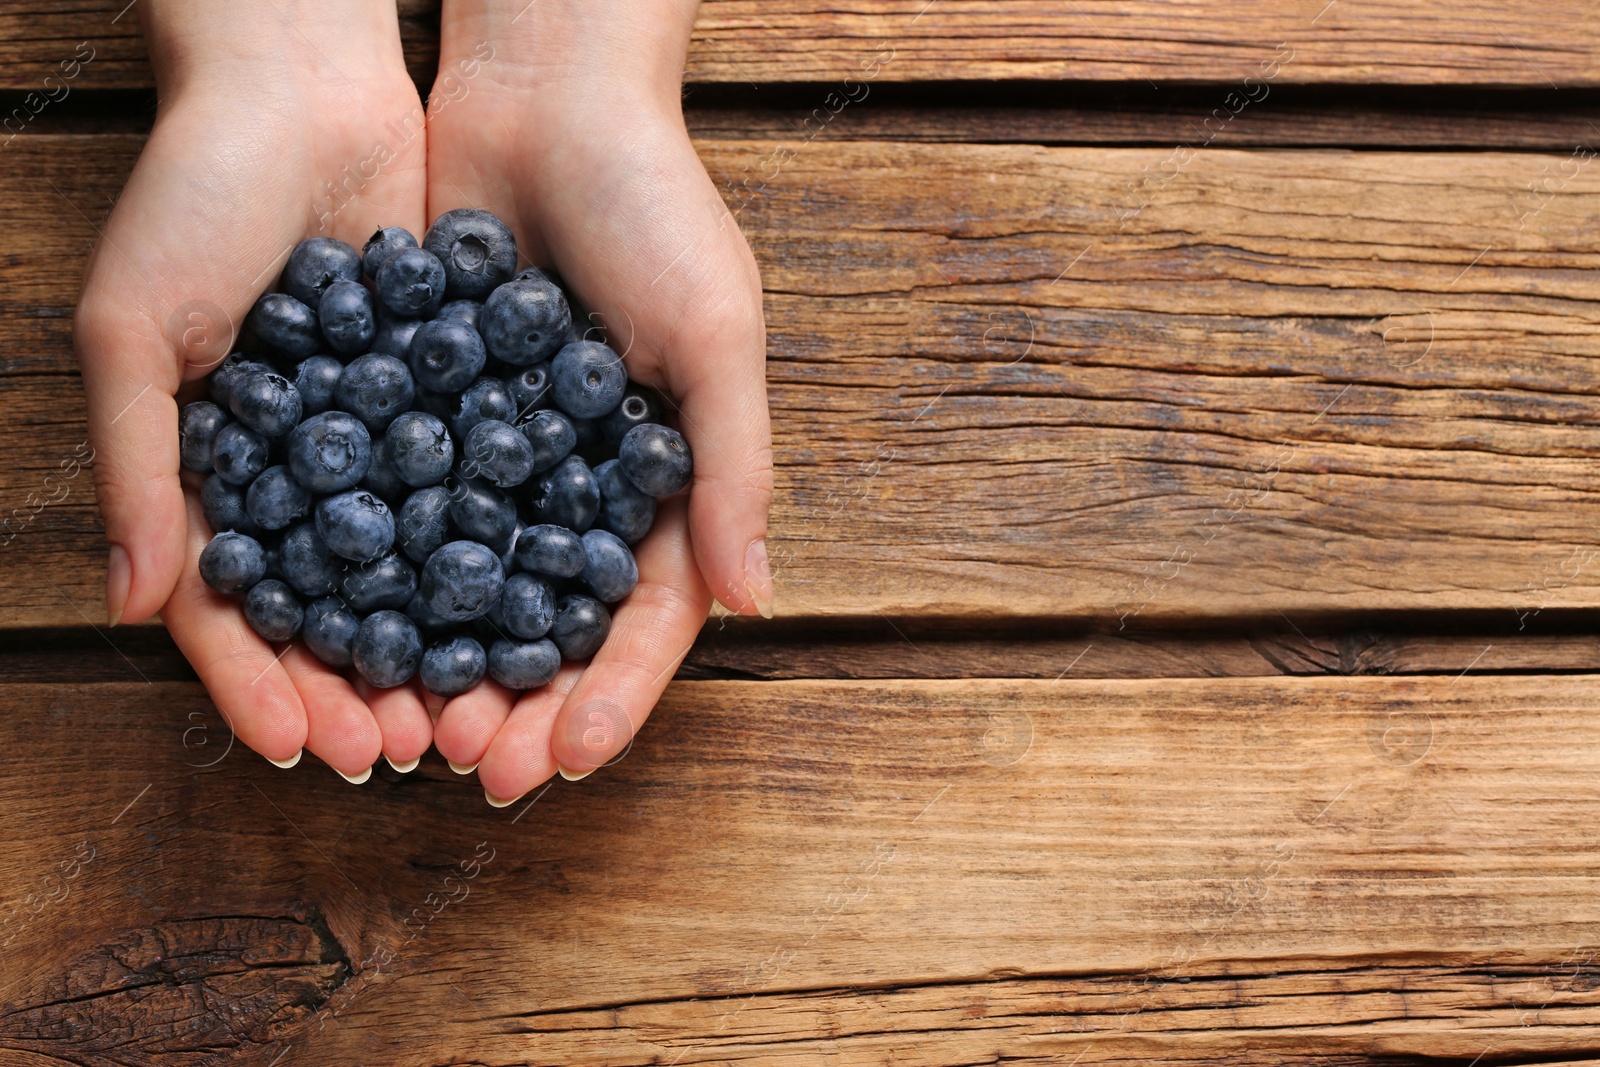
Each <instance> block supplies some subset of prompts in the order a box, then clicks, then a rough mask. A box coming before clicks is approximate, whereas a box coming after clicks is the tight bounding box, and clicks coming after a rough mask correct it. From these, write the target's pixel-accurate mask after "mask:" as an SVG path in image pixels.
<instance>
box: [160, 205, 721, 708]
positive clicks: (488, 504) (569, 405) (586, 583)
mask: <svg viewBox="0 0 1600 1067" xmlns="http://www.w3.org/2000/svg"><path fill="white" fill-rule="evenodd" d="M516 261H517V249H516V241H515V239H514V238H513V237H512V234H511V231H510V230H509V229H508V228H507V227H506V226H505V224H504V223H502V222H501V221H500V220H499V219H497V218H495V217H494V216H493V215H492V214H490V213H489V212H486V211H477V210H462V211H451V212H448V213H446V214H444V215H442V216H440V217H439V219H438V220H437V221H435V222H434V224H433V225H432V226H431V227H429V229H428V232H427V234H426V236H425V237H424V238H423V240H422V244H421V245H420V247H419V246H418V244H417V239H416V238H415V237H414V236H412V234H411V233H409V232H408V231H406V230H404V229H401V228H399V227H388V228H385V229H382V230H379V231H378V232H377V233H375V234H373V235H372V238H371V240H369V241H368V242H367V243H366V245H365V246H364V247H363V248H362V250H361V251H360V252H357V251H356V250H355V249H354V248H352V247H351V246H350V245H347V244H345V243H344V242H342V241H336V240H333V239H331V238H325V237H317V238H311V239H310V240H306V241H302V242H301V243H300V244H299V245H298V246H296V247H295V249H294V251H293V252H292V253H291V254H290V256H289V261H288V264H287V265H286V266H285V267H284V271H283V277H282V281H281V284H280V286H279V288H280V289H281V290H282V291H281V292H272V293H267V294H266V295H264V296H262V297H261V298H260V300H258V301H257V302H256V304H255V307H254V308H253V309H252V310H251V312H250V315H249V318H248V319H247V321H246V323H245V330H244V339H243V340H244V344H243V348H244V351H240V352H235V353H234V354H232V355H230V356H228V358H227V359H226V360H224V361H223V362H222V364H221V365H220V366H218V368H217V369H216V371H215V372H213V373H212V375H211V376H210V380H209V382H210V395H211V400H210V401H199V402H196V403H192V404H188V405H186V406H185V407H184V408H183V411H182V414H181V418H180V421H179V436H180V451H181V456H182V464H183V468H184V469H185V470H189V471H196V472H202V473H209V474H210V477H208V478H206V480H205V483H204V486H203V488H202V490H201V500H202V503H203V506H204V509H205V515H206V520H207V521H208V522H209V523H210V524H211V528H212V529H213V530H216V531H217V534H216V536H215V537H214V538H213V539H212V540H211V542H210V543H209V544H207V545H206V547H205V550H204V551H203V552H202V553H201V556H200V575H201V577H202V578H203V579H204V580H205V582H206V584H208V585H209V586H211V587H212V588H213V589H216V590H217V591H219V592H222V593H228V594H234V593H238V594H243V596H244V613H245V618H246V619H248V620H249V623H250V625H251V627H252V628H254V630H255V631H256V633H258V634H260V635H261V636H262V637H263V638H265V639H266V640H268V641H272V642H282V641H288V640H291V639H292V638H294V637H296V636H297V635H298V636H299V637H300V638H301V639H302V640H303V641H304V642H305V645H306V647H307V648H308V649H310V650H311V652H312V653H313V654H315V655H316V656H317V657H318V658H319V659H321V660H322V661H323V662H324V663H326V664H328V665H329V666H332V667H336V668H343V667H351V666H353V667H354V668H355V670H356V671H357V672H358V673H359V674H360V675H361V677H363V678H365V679H366V680H367V681H368V682H369V683H371V684H372V685H374V686H377V687H380V688H382V687H389V686H395V685H400V684H401V683H403V682H405V681H407V680H408V679H410V678H411V677H412V676H413V675H414V674H416V673H418V672H419V671H420V673H421V678H422V683H423V685H424V686H426V687H427V688H428V690H429V691H431V692H433V693H436V694H438V695H439V696H445V697H449V696H455V695H457V694H459V693H463V692H466V691H467V690H468V689H470V688H472V687H473V686H474V685H476V684H478V682H479V681H480V680H481V679H482V678H483V676H484V675H485V673H487V674H488V675H489V677H491V678H493V679H494V680H495V681H497V682H499V683H500V684H501V685H504V686H506V687H508V688H510V689H532V688H536V687H538V686H541V685H544V684H545V683H546V682H548V681H550V680H551V679H552V678H553V677H555V674H556V671H557V670H558V669H559V668H560V666H561V662H562V660H585V659H588V658H589V657H590V656H592V655H594V653H595V651H596V650H598V649H599V648H600V646H601V644H602V643H604V641H605V639H606V634H607V633H608V632H609V630H610V627H611V615H610V611H609V610H608V608H607V605H614V604H616V603H617V602H618V601H620V600H622V599H623V598H624V597H626V596H627V595H628V593H629V592H631V591H632V589H633V587H634V585H635V584H636V583H637V581H638V578H639V571H638V568H637V566H636V565H635V563H634V558H633V552H632V550H631V548H630V546H631V545H633V544H635V543H636V542H638V541H639V539H640V538H642V537H643V536H644V535H645V534H646V533H647V532H648V531H649V530H650V526H651V524H652V523H653V522H654V521H655V514H656V500H657V498H659V497H665V496H669V495H671V494H673V493H676V492H679V491H680V490H682V489H683V488H684V487H685V486H687V485H688V483H689V478H690V474H691V472H692V461H691V458H690V455H689V449H688V446H687V445H686V444H685V442H684V440H683V437H682V436H680V435H679V434H678V432H677V431H676V430H673V429H671V428H669V427H668V426H666V425H663V424H662V422H661V419H662V416H663V410H662V401H661V398H660V397H659V396H658V395H657V394H655V393H654V392H652V391H650V390H649V389H646V388H644V387H642V386H639V385H636V384H634V383H631V382H629V381H628V377H627V372H626V370H625V369H624V367H623V363H622V360H621V359H620V358H619V357H618V355H617V354H616V352H614V351H613V350H612V349H611V348H610V347H608V346H607V345H605V344H603V343H601V342H599V341H592V340H585V339H583V338H582V337H581V336H580V335H579V333H578V332H576V331H575V329H574V326H573V314H572V308H571V304H570V303H569V301H568V299H567V295H566V293H565V292H563V290H562V288H561V286H560V284H559V283H558V280H557V279H555V278H554V277H553V276H551V275H549V274H547V273H545V272H543V271H540V270H538V269H536V268H534V269H529V270H524V271H522V272H521V273H514V272H515V270H516Z"/></svg>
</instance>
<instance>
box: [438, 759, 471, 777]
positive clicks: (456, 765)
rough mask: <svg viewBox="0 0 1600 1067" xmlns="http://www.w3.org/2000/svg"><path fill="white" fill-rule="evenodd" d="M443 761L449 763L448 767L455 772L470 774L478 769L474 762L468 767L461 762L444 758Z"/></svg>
mask: <svg viewBox="0 0 1600 1067" xmlns="http://www.w3.org/2000/svg"><path fill="white" fill-rule="evenodd" d="M445 762H446V763H448V764H450V769H451V770H452V771H455V772H456V773H457V774H471V773H472V772H473V771H475V770H477V769H478V765H477V764H476V763H474V764H472V765H471V766H470V767H463V766H461V764H459V763H456V762H454V761H452V760H445Z"/></svg>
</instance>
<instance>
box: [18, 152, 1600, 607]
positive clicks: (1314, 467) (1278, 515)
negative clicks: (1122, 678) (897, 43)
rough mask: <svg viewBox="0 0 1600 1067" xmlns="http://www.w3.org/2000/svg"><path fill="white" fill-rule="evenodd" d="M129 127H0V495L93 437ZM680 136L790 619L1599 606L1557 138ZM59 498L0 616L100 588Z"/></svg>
mask: <svg viewBox="0 0 1600 1067" xmlns="http://www.w3.org/2000/svg"><path fill="white" fill-rule="evenodd" d="M137 145H138V140H137V138H97V137H85V138H60V139H54V138H44V137H41V138H35V139H33V140H31V141H30V142H28V144H27V145H22V144H20V143H19V145H18V146H17V150H16V151H14V152H13V153H11V154H9V156H8V157H6V158H4V159H0V167H3V168H4V170H3V172H0V173H4V175H5V177H6V181H7V184H8V189H9V190H10V191H9V193H8V205H9V206H10V207H11V208H12V211H13V216H12V217H13V218H14V219H15V220H16V222H17V225H15V226H13V227H11V228H8V230H7V233H6V234H0V279H3V281H4V283H5V285H4V291H5V292H6V293H7V299H8V300H9V301H10V304H9V307H10V309H11V310H12V312H13V313H15V314H16V316H17V317H16V318H15V319H14V320H13V319H12V318H11V317H7V318H6V319H5V320H3V324H0V340H4V341H5V343H6V348H7V351H8V353H15V354H14V355H8V357H7V361H8V362H7V365H8V367H12V368H14V373H12V374H11V375H10V376H8V377H4V378H0V389H3V390H4V393H5V398H6V400H7V404H8V411H9V412H10V413H11V416H12V417H11V418H10V419H8V420H7V423H6V424H5V426H4V428H3V429H0V436H3V437H4V439H5V441H6V443H7V448H8V449H9V450H10V451H9V454H10V455H12V456H13V457H15V458H14V460H13V462H12V464H10V465H8V466H7V467H5V468H4V469H3V470H0V501H5V502H6V503H7V505H8V507H9V508H12V509H16V508H22V509H23V510H24V512H28V511H30V509H31V508H33V507H34V506H36V505H37V503H38V502H39V501H40V500H41V499H42V498H41V497H40V496H37V495H36V496H35V497H34V498H32V501H31V502H30V498H29V496H28V494H30V493H34V494H38V493H40V491H41V490H42V489H48V490H49V495H59V494H60V493H61V491H62V490H61V488H60V486H59V485H58V484H55V483H52V484H51V485H50V486H47V485H46V483H44V481H43V479H44V476H45V474H46V473H47V472H49V471H51V470H53V469H56V468H57V467H58V466H59V464H60V463H62V462H63V461H64V460H68V459H70V458H71V457H72V456H73V454H74V452H75V451H76V450H77V449H78V446H79V445H80V444H81V443H82V440H83V429H82V426H81V423H80V422H79V419H80V412H81V398H80V395H79V392H78V389H79V386H78V382H77V381H76V379H75V378H74V377H72V376H71V375H70V371H71V368H72V361H71V355H70V348H69V345H68V323H69V318H68V316H69V314H70V305H71V302H72V300H73V295H74V293H75V289H76V274H77V271H78V269H79V267H78V264H79V263H80V262H81V256H82V254H83V253H84V252H85V251H86V249H87V248H88V245H89V242H90V241H91V240H92V237H93V229H92V222H93V220H94V218H95V212H97V211H99V212H103V211H104V210H105V209H106V208H108V207H109V204H110V200H111V197H112V196H113V195H114V194H115V191H116V189H117V188H118V184H119V182H120V181H121V179H122V176H123V174H124V173H125V171H126V167H127V166H128V165H129V164H130V162H131V159H132V156H133V153H134V152H135V151H136V149H137ZM700 149H701V152H702V154H703V156H704V158H705V160H706V162H707V164H708V165H709V167H710V168H711V170H712V172H713V174H714V175H715V176H716V177H717V178H718V179H719V181H720V182H721V183H722V184H723V185H724V187H725V189H726V192H727V195H728V197H729V200H730V204H731V206H732V207H733V208H735V209H737V211H738V214H739V217H740V221H741V224H742V225H743V226H744V227H745V229H746V231H747V232H748V234H749V235H750V238H751V242H752V244H753V246H754V247H755V249H756V253H757V256H758V257H759V259H760V260H761V262H762V266H763V271H764V276H765V280H766V285H767V288H768V295H767V303H766V307H767V316H768V333H769V338H770V341H771V357H770V361H769V382H770V388H771V399H772V409H773V414H774V417H775V425H774V434H775V444H776V449H777V464H778V470H777V485H778V496H777V501H776V504H775V507H774V512H773V537H772V542H771V543H772V546H773V550H774V557H775V560H776V565H777V569H778V588H779V602H780V607H779V610H780V612H782V613H784V614H786V615H788V616H790V617H795V618H801V617H808V616H813V617H814V616H839V615H847V616H857V617H871V616H873V615H877V614H886V615H891V616H895V617H921V618H930V619H931V618H954V617H963V616H966V617H971V616H976V615H981V616H986V617H990V618H1007V617H1010V618H1017V617H1033V618H1060V617H1075V618H1079V619H1081V620H1085V621H1087V622H1090V623H1093V624H1095V625H1097V626H1101V627H1107V626H1108V627H1111V628H1118V627H1120V626H1126V625H1146V624H1152V623H1154V624H1161V625H1169V624H1177V623H1182V622H1184V621H1185V620H1194V619H1202V618H1222V617H1227V618H1233V619H1236V620H1237V619H1247V618H1249V619H1265V620H1273V625H1274V626H1276V625H1277V622H1276V620H1278V619H1279V618H1287V619H1288V620H1290V623H1291V625H1293V626H1298V627H1300V628H1301V629H1302V630H1305V629H1307V628H1308V627H1310V626H1314V625H1317V624H1318V622H1317V620H1318V618H1319V617H1321V616H1326V615H1329V614H1330V613H1332V614H1334V615H1340V616H1342V617H1343V618H1345V619H1347V620H1348V619H1352V618H1355V619H1359V618H1361V617H1362V616H1363V615H1365V614H1366V613H1370V612H1374V611H1402V610H1456V611H1460V610H1474V611H1483V612H1490V613H1504V614H1505V615H1506V616H1508V617H1512V618H1521V617H1524V616H1529V615H1530V613H1535V612H1543V611H1551V612H1553V611H1556V610H1558V609H1568V610H1577V609H1584V608H1592V607H1594V606H1596V605H1597V604H1600V568H1596V567H1595V566H1594V561H1595V560H1596V559H1597V558H1600V551H1597V541H1600V535H1597V534H1596V532H1595V531H1596V530H1597V529H1600V512H1597V511H1596V502H1597V496H1596V491H1597V489H1600V480H1597V472H1596V470H1595V468H1594V465H1593V464H1592V463H1591V462H1590V456H1592V454H1593V452H1594V449H1595V447H1596V445H1597V443H1600V437H1597V431H1596V426H1597V425H1600V399H1597V397H1600V361H1597V360H1596V359H1595V355H1596V353H1597V352H1600V332H1597V331H1596V323H1597V321H1600V313H1597V312H1596V311H1595V308H1596V307H1597V306H1600V304H1596V303H1595V301H1596V298H1597V297H1600V282H1597V281H1596V278H1597V275H1596V273H1595V269H1594V268H1595V267H1596V266H1597V265H1600V255H1597V254H1596V252H1595V251H1594V247H1593V240H1592V220H1593V218H1594V217H1596V215H1597V214H1600V183H1597V178H1600V168H1593V167H1587V168H1582V169H1579V170H1578V171H1577V173H1576V174H1575V176H1573V177H1571V178H1570V179H1567V178H1565V177H1563V178H1562V179H1561V180H1562V181H1564V182H1565V184H1564V185H1562V186H1560V187H1559V192H1552V193H1550V194H1548V199H1547V200H1544V201H1539V202H1535V201H1530V200H1528V199H1526V196H1525V192H1526V190H1525V189H1524V188H1523V186H1524V184H1525V183H1526V182H1528V181H1532V180H1535V179H1539V175H1541V174H1542V173H1544V174H1555V175H1558V176H1560V175H1561V170H1560V168H1561V166H1562V160H1561V159H1560V158H1558V157H1554V156H1539V155H1529V154H1517V153H1436V154H1407V153H1385V152H1343V151H1303V152H1298V151H1270V152H1235V151H1230V150H1220V149H1218V150H1211V151H1207V152H1202V153H1198V154H1197V155H1196V157H1195V158H1193V159H1192V160H1190V161H1189V162H1188V165H1187V166H1184V167H1181V168H1179V171H1178V174H1177V176H1176V177H1175V178H1171V179H1169V180H1166V181H1162V182H1155V181H1153V180H1151V179H1149V178H1148V175H1150V174H1158V173H1161V168H1162V167H1163V164H1164V163H1165V162H1166V161H1169V160H1171V159H1172V158H1173V157H1172V155H1171V153H1170V151H1167V150H1148V149H1104V148H1102V149H1045V148H1037V147H1020V146H972V145H908V144H881V143H871V142H854V143H846V142H824V141H817V142H813V143H812V144H809V145H806V144H802V143H797V142H788V143H773V142H729V141H706V142H701V143H700ZM785 151H788V152H793V153H794V155H793V158H791V159H788V160H787V162H785V163H784V164H783V165H781V166H778V168H777V173H776V176H774V177H772V178H771V180H768V181H765V183H764V184H763V183H762V178H761V175H762V173H763V171H764V170H769V169H771V167H772V166H773V165H775V164H774V163H773V162H772V161H774V160H782V159H784V157H783V156H782V155H781V154H780V155H775V153H782V152H785ZM1568 162H1570V160H1569V161H1568ZM1546 168H1548V169H1546ZM1539 180H1540V181H1543V180H1544V179H1539ZM52 183H53V185H54V187H53V188H52ZM1552 188H1555V187H1552ZM1541 205H1542V206H1541ZM80 212H81V214H80ZM8 235H9V236H8ZM66 493H67V496H66V498H65V499H63V500H60V502H58V503H55V504H50V505H48V506H46V507H44V508H43V509H42V510H41V511H39V512H38V514H37V515H36V516H32V517H29V518H28V525H27V527H26V528H25V529H23V530H22V531H21V533H19V535H18V536H17V537H16V538H15V539H14V540H12V541H11V542H10V543H8V544H6V545H5V546H3V547H0V552H3V553H4V557H5V562H6V566H5V567H4V568H3V569H0V603H4V604H5V605H6V608H5V612H4V619H5V623H6V624H7V625H9V626H13V627H15V626H29V625H78V624H80V622H81V621H82V620H83V619H84V618H86V617H87V618H91V619H96V618H99V612H100V601H99V598H100V595H101V593H100V567H101V566H103V564H102V562H101V560H102V547H101V545H100V541H99V534H98V531H97V528H96V522H95V519H94V512H93V510H92V508H91V507H90V505H89V497H88V485H87V481H86V480H84V479H82V478H80V479H77V480H75V481H73V482H72V483H71V484H70V485H68V486H67V487H66ZM12 514H13V515H15V514H16V512H15V511H13V512H12ZM1468 561H1470V562H1469V563H1468ZM1464 564H1465V565H1464Z"/></svg>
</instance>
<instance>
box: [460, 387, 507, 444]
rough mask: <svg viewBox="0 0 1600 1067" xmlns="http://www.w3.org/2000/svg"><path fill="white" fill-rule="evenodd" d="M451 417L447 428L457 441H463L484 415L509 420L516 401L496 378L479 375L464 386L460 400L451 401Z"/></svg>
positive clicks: (483, 418)
mask: <svg viewBox="0 0 1600 1067" xmlns="http://www.w3.org/2000/svg"><path fill="white" fill-rule="evenodd" d="M454 407H455V410H454V412H453V413H452V415H451V418H450V432H451V433H452V434H454V435H455V439H456V440H457V441H465V440H466V439H467V435H468V434H469V433H471V432H472V428H473V427H474V426H476V425H478V423H480V422H483V421H484V420H485V419H495V420H497V421H499V422H511V421H512V420H513V419H515V418H516V417H517V405H516V404H515V403H514V402H513V401H512V399H511V391H510V390H509V389H507V388H506V383H505V382H502V381H501V380H500V379H499V378H479V379H478V380H477V381H475V382H473V383H472V384H471V385H469V386H467V391H466V392H464V393H462V394H461V400H460V402H459V403H457V404H456V405H454Z"/></svg>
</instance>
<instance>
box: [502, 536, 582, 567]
mask: <svg viewBox="0 0 1600 1067" xmlns="http://www.w3.org/2000/svg"><path fill="white" fill-rule="evenodd" d="M516 558H517V566H519V567H521V568H522V569H523V570H525V571H530V572H532V573H534V574H542V575H545V576H546V577H550V578H576V577H577V576H578V575H579V574H580V573H582V571H583V561H584V555H583V538H581V537H579V536H578V535H577V534H575V533H573V532H572V531H571V530H569V529H567V528H566V527H565V526H551V525H540V526H530V527H528V528H527V529H526V530H523V531H522V533H521V534H520V535H519V536H518V537H517V550H516Z"/></svg>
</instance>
